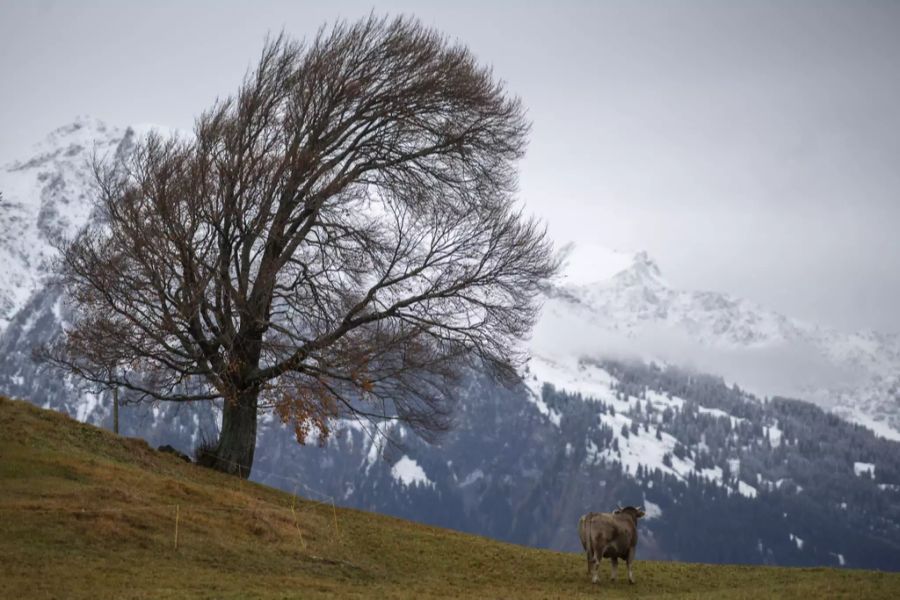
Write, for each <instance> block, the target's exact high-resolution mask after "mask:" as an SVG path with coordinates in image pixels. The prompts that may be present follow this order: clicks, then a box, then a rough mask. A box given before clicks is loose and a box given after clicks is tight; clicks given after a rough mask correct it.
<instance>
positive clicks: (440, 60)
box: [43, 17, 556, 477]
mask: <svg viewBox="0 0 900 600" xmlns="http://www.w3.org/2000/svg"><path fill="white" fill-rule="evenodd" d="M528 129H529V125H528V123H527V121H526V119H525V117H524V111H523V108H522V106H521V103H520V101H519V100H518V99H517V98H514V97H510V96H509V95H507V93H506V92H505V91H504V89H503V86H502V84H501V83H498V82H497V81H495V80H494V78H493V77H492V74H491V72H490V70H489V69H486V68H484V67H482V66H479V65H478V64H477V62H476V61H475V59H474V58H473V56H472V54H471V53H470V52H469V51H468V50H467V49H466V48H465V47H462V46H460V45H458V44H453V43H450V42H449V41H448V40H447V39H446V38H444V37H443V36H441V35H440V34H438V33H436V32H434V31H433V30H430V29H427V28H425V27H423V26H422V25H420V24H419V23H418V22H416V21H414V20H409V19H396V20H386V19H378V18H374V17H370V18H368V19H366V20H363V21H361V22H358V23H355V24H338V25H336V26H334V27H332V28H330V29H323V30H322V31H320V33H319V34H318V36H317V37H316V38H315V39H313V40H311V41H310V42H308V43H297V42H294V41H291V40H289V39H288V38H287V37H285V36H284V35H283V34H282V35H281V36H279V37H278V38H276V39H274V40H271V41H270V42H269V43H267V44H266V47H265V49H264V50H263V53H262V56H261V58H260V61H259V65H258V66H257V68H256V70H255V71H253V72H251V73H250V74H249V75H248V76H247V77H246V79H245V81H244V83H243V85H242V86H241V88H240V89H239V91H238V93H237V94H236V96H234V97H233V98H228V99H226V100H222V101H220V102H218V103H217V104H216V105H215V106H214V107H213V108H212V109H210V110H208V111H207V112H205V113H204V114H203V115H202V116H201V117H200V118H198V120H197V122H196V125H195V129H194V135H193V137H191V138H190V139H186V138H185V139H178V138H161V137H159V136H152V135H151V136H150V137H149V138H147V139H146V140H145V141H144V142H142V143H141V144H139V146H138V148H137V149H136V151H135V152H134V154H133V155H132V157H131V158H130V159H129V160H128V161H127V162H126V164H125V165H118V166H116V167H112V166H109V165H107V166H103V165H100V166H98V168H97V174H98V181H99V188H100V190H101V193H100V196H99V202H100V209H101V213H102V215H103V216H104V219H102V222H99V223H98V224H96V225H94V226H92V227H90V228H88V229H86V230H84V231H83V232H82V233H80V234H79V235H78V236H77V238H76V239H74V240H73V241H71V242H70V243H68V244H67V245H65V247H64V252H63V255H62V256H63V259H62V263H63V269H62V271H63V274H64V280H65V282H66V284H67V286H68V289H69V291H70V295H71V298H72V301H73V305H74V307H75V309H76V315H77V317H76V319H75V322H74V324H73V325H72V326H71V328H69V329H68V331H67V332H66V335H65V339H64V340H62V341H60V342H59V343H58V344H56V345H55V346H53V347H50V348H46V349H45V351H44V352H43V354H44V356H45V358H47V359H49V360H50V361H52V362H53V363H54V364H56V365H59V366H63V367H65V368H67V369H69V370H71V371H74V372H75V373H77V374H78V375H80V376H82V377H85V378H87V379H89V380H92V381H97V382H103V383H105V384H107V385H115V386H119V387H121V388H124V389H129V390H132V393H135V392H136V393H139V394H141V395H143V396H144V397H145V398H150V399H156V400H166V401H174V402H188V401H197V400H208V401H214V400H224V402H223V405H222V406H223V418H222V429H221V432H220V437H219V440H218V444H217V445H216V447H215V449H214V451H213V455H212V459H211V462H212V466H214V467H215V468H217V469H220V470H222V471H226V472H229V473H234V474H238V475H240V476H243V477H247V476H249V474H250V468H251V465H252V461H253V452H254V446H255V442H256V428H257V427H256V426H257V413H258V412H259V411H260V410H274V411H275V413H276V414H277V415H278V416H279V417H280V418H281V420H282V421H283V422H285V423H290V424H291V425H292V426H293V428H294V430H295V432H296V435H297V439H298V441H300V442H301V443H302V442H304V441H305V439H306V437H307V435H308V434H309V433H310V432H311V431H313V430H316V431H317V433H318V435H319V436H320V439H325V437H326V436H327V435H328V432H329V424H330V423H332V422H333V419H334V418H335V417H337V416H347V415H354V416H357V417H363V418H370V419H375V420H382V419H398V420H401V421H403V422H406V423H408V424H410V425H411V426H412V427H413V428H414V429H416V430H417V431H418V432H419V433H421V434H423V435H428V434H429V433H434V432H436V431H440V430H442V429H444V428H446V427H447V426H448V423H449V421H448V417H449V415H450V414H451V413H450V410H451V408H452V400H453V392H454V389H455V383H456V381H457V379H458V377H459V375H460V373H461V372H462V371H463V370H464V369H465V367H466V366H468V365H475V364H477V365H478V366H479V367H482V366H483V365H487V366H488V367H489V368H490V369H491V372H493V373H494V374H495V375H498V376H514V368H515V367H516V366H517V364H518V363H519V362H520V360H521V359H522V356H521V354H520V352H521V350H520V341H521V339H522V338H523V337H524V336H526V335H527V334H528V332H529V331H530V328H531V326H532V325H533V323H534V319H535V316H536V310H537V306H536V295H537V293H538V291H539V286H540V283H541V281H542V280H544V279H546V278H547V277H549V276H550V275H552V273H553V272H554V270H555V268H556V265H555V262H554V260H553V258H552V249H551V246H550V243H549V241H548V239H547V237H546V234H545V232H544V230H543V228H542V227H540V226H539V225H538V224H537V223H536V222H535V221H534V220H532V219H528V218H525V217H523V215H522V214H521V212H520V211H519V210H518V209H517V208H516V203H515V199H514V196H513V194H514V192H515V188H516V180H517V173H516V167H515V165H516V162H517V160H518V159H519V158H521V156H522V155H523V152H524V148H525V143H526V136H527V133H528ZM111 364H114V365H123V366H127V368H123V369H112V370H111V369H109V367H108V366H109V365H111ZM111 373H113V374H114V375H112V376H111V375H110V374H111Z"/></svg>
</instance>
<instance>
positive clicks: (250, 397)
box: [204, 390, 259, 479]
mask: <svg viewBox="0 0 900 600" xmlns="http://www.w3.org/2000/svg"><path fill="white" fill-rule="evenodd" d="M258 397H259V392H258V391H256V390H245V391H243V392H241V393H240V394H239V395H238V397H237V400H232V401H228V400H226V401H225V403H224V405H223V407H222V432H221V433H220V434H219V443H218V444H217V445H216V447H215V449H214V450H213V451H212V453H211V456H210V457H209V460H208V461H204V462H208V463H210V464H208V465H207V466H210V467H212V468H214V469H216V470H217V471H222V472H224V473H228V474H230V475H237V476H238V477H241V478H242V479H247V478H248V477H250V468H251V467H252V466H253V451H254V450H255V449H256V409H257V399H258Z"/></svg>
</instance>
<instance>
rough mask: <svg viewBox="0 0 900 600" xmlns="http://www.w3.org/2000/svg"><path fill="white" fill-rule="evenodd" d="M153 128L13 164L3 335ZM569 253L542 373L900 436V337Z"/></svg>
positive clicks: (77, 127) (85, 137)
mask: <svg viewBox="0 0 900 600" xmlns="http://www.w3.org/2000/svg"><path fill="white" fill-rule="evenodd" d="M149 129H151V128H150V127H149V126H139V127H129V128H118V127H111V126H108V125H106V124H105V123H103V122H102V121H100V120H97V119H93V118H89V117H79V118H78V119H76V120H75V121H74V122H73V123H71V124H69V125H66V126H63V127H60V128H59V129H57V130H55V131H53V132H51V133H50V134H49V135H48V136H47V138H46V139H45V140H43V141H42V142H40V143H39V144H37V145H36V146H34V147H33V149H32V150H31V152H30V157H29V158H28V159H26V160H24V161H18V162H14V163H12V164H9V165H6V166H4V167H2V168H0V193H2V194H3V196H2V198H3V199H2V205H0V209H2V210H0V279H2V281H3V282H4V285H3V286H2V288H0V333H2V332H3V330H4V329H5V328H6V327H7V325H8V324H9V322H10V320H11V319H12V318H13V317H14V316H15V315H16V314H17V313H18V312H19V311H20V310H21V309H22V308H23V307H24V306H25V304H26V302H28V299H29V298H30V297H31V296H32V295H33V294H34V293H35V292H36V291H37V290H39V289H40V288H41V287H42V286H43V285H44V283H45V281H46V279H47V277H48V275H49V273H50V265H51V262H52V259H53V258H54V257H55V256H56V250H55V247H54V245H53V242H54V240H55V239H57V238H58V237H61V236H62V237H68V236H71V235H74V233H75V232H77V231H78V229H79V228H80V227H82V226H83V225H84V224H86V223H87V222H88V220H89V219H90V218H91V210H92V202H91V196H92V194H93V185H94V184H93V173H92V170H91V165H90V162H91V158H92V157H93V156H94V155H95V154H97V155H99V156H107V157H110V156H115V155H116V154H117V153H119V154H121V155H124V154H125V153H127V152H128V151H129V148H130V147H131V146H132V144H133V143H134V141H135V139H136V137H138V136H140V135H142V134H143V133H144V132H146V131H148V130H149ZM156 129H160V128H156ZM563 253H564V254H565V268H564V272H563V274H562V276H561V277H560V278H559V280H557V281H556V282H554V283H553V285H551V286H549V287H548V288H547V297H546V299H545V302H544V308H543V312H542V316H541V319H540V321H539V322H538V324H537V326H536V328H535V331H534V334H533V337H532V339H531V341H530V353H531V355H532V357H533V358H532V360H531V363H530V369H531V371H532V374H533V375H537V376H538V377H539V378H543V381H547V382H550V383H553V384H554V385H556V386H558V387H560V388H562V389H568V390H570V391H573V392H579V391H583V392H586V391H587V389H589V388H590V386H591V384H590V383H588V382H586V381H584V375H583V373H581V371H580V370H579V369H580V365H581V364H582V363H583V362H584V361H585V360H587V361H595V362H596V361H597V360H600V359H603V358H609V357H613V358H623V357H626V358H639V359H641V360H645V361H648V360H653V361H656V362H658V363H661V364H672V365H680V366H688V367H694V368H697V369H698V370H701V371H705V372H710V373H716V374H719V375H722V376H724V377H725V378H726V379H727V380H729V381H733V382H736V383H738V384H739V385H741V386H742V387H745V388H746V389H749V390H751V391H753V392H755V393H757V394H758V395H776V394H780V395H792V396H796V397H801V398H804V399H808V400H811V401H814V402H816V403H818V404H820V405H821V406H823V407H826V408H828V409H830V410H833V411H835V412H837V413H839V414H841V415H843V416H845V417H847V418H849V419H851V420H853V421H856V422H859V423H862V424H865V425H866V426H868V427H870V428H872V429H874V430H875V431H876V432H877V433H878V434H879V435H882V436H886V437H890V438H892V439H900V375H898V374H900V337H898V336H896V335H888V334H882V333H877V332H861V333H851V334H847V333H843V332H839V331H836V330H833V329H830V328H826V327H821V326H817V325H813V324H809V323H806V322H803V321H800V320H797V319H792V318H790V317H787V316H784V315H782V314H780V313H777V312H775V311H772V310H769V309H767V308H765V307H762V306H760V305H758V304H755V303H753V302H750V301H747V300H744V299H741V298H736V297H734V296H731V295H728V294H722V293H717V292H710V291H689V290H679V289H675V288H674V287H673V286H672V285H670V284H669V283H668V282H667V281H666V279H665V278H664V277H663V274H662V273H661V271H660V269H659V267H658V266H657V264H656V263H655V262H654V261H653V260H652V258H651V257H649V256H648V255H647V254H646V253H644V252H637V253H629V252H620V251H615V250H610V249H608V248H604V247H601V246H597V245H573V244H569V245H568V246H565V247H564V248H563ZM579 386H587V388H586V389H584V390H582V389H581V388H580V387H579Z"/></svg>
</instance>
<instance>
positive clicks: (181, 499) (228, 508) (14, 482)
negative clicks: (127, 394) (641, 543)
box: [0, 399, 900, 599]
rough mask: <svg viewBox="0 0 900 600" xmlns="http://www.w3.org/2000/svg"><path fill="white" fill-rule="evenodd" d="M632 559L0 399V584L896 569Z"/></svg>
mask: <svg viewBox="0 0 900 600" xmlns="http://www.w3.org/2000/svg"><path fill="white" fill-rule="evenodd" d="M176 505H177V506H178V512H179V524H178V526H179V527H178V529H179V530H178V549H177V550H176V549H175V547H174V541H175V539H174V538H175V511H176V508H175V507H176ZM292 505H294V509H293V510H292ZM335 516H336V517H337V524H338V528H337V530H336V529H335ZM635 575H636V578H637V580H638V583H637V585H635V586H629V585H628V584H627V583H624V582H623V581H620V582H619V583H615V584H611V583H608V582H604V583H603V584H602V585H600V586H591V584H590V583H589V582H588V579H587V576H586V575H585V571H584V562H583V558H582V557H581V556H580V555H574V554H566V553H558V552H549V551H542V550H535V549H531V548H524V547H520V546H513V545H509V544H503V543H499V542H496V541H493V540H488V539H485V538H480V537H477V536H471V535H465V534H461V533H457V532H453V531H447V530H443V529H438V528H434V527H427V526H423V525H418V524H415V523H410V522H407V521H402V520H399V519H393V518H390V517H385V516H381V515H376V514H371V513H364V512H360V511H354V510H347V509H337V511H336V512H333V509H332V506H331V505H330V504H321V503H318V502H312V501H309V500H304V499H302V498H301V499H295V498H294V497H292V496H291V495H290V494H285V493H283V492H280V491H277V490H274V489H271V488H267V487H264V486H260V485H256V484H253V483H249V482H244V481H241V480H238V479H235V478H233V477H228V476H224V475H221V474H218V473H215V472H212V471H209V470H206V469H203V468H200V467H196V466H193V465H188V464H185V463H183V462H182V461H180V460H179V459H177V458H175V457H173V456H170V455H167V454H162V453H158V452H156V451H154V450H152V449H150V448H149V447H148V446H147V445H146V444H145V443H144V442H142V441H140V440H133V439H126V438H121V437H118V436H115V435H113V434H111V433H108V432H105V431H101V430H98V429H96V428H93V427H90V426H87V425H84V424H81V423H77V422H75V421H73V420H71V419H69V418H67V417H65V416H63V415H60V414H57V413H52V412H49V411H43V410H40V409H37V408H34V407H32V406H30V405H27V404H25V403H23V402H17V401H11V400H7V399H0V598H17V599H20V598H135V599H138V598H315V597H323V596H338V597H351V598H352V597H379V598H383V597H386V598H413V597H415V598H431V597H469V598H473V597H476V598H578V597H585V598H587V597H597V596H602V597H605V598H609V597H612V598H623V597H629V598H630V597H657V598H675V597H678V598H750V597H753V598H770V597H807V598H826V597H827V598H863V597H865V598H879V597H880V598H897V597H900V575H896V574H886V573H875V572H866V571H851V570H836V569H779V568H764V567H742V566H714V565H696V564H681V563H665V562H656V563H654V562H639V563H638V565H637V567H636V569H635Z"/></svg>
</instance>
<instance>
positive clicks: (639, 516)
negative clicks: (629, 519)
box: [637, 506, 647, 519]
mask: <svg viewBox="0 0 900 600" xmlns="http://www.w3.org/2000/svg"><path fill="white" fill-rule="evenodd" d="M646 514H647V513H645V512H644V507H643V506H642V507H640V508H639V509H638V513H637V516H638V519H640V518H641V517H643V516H644V515H646Z"/></svg>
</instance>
